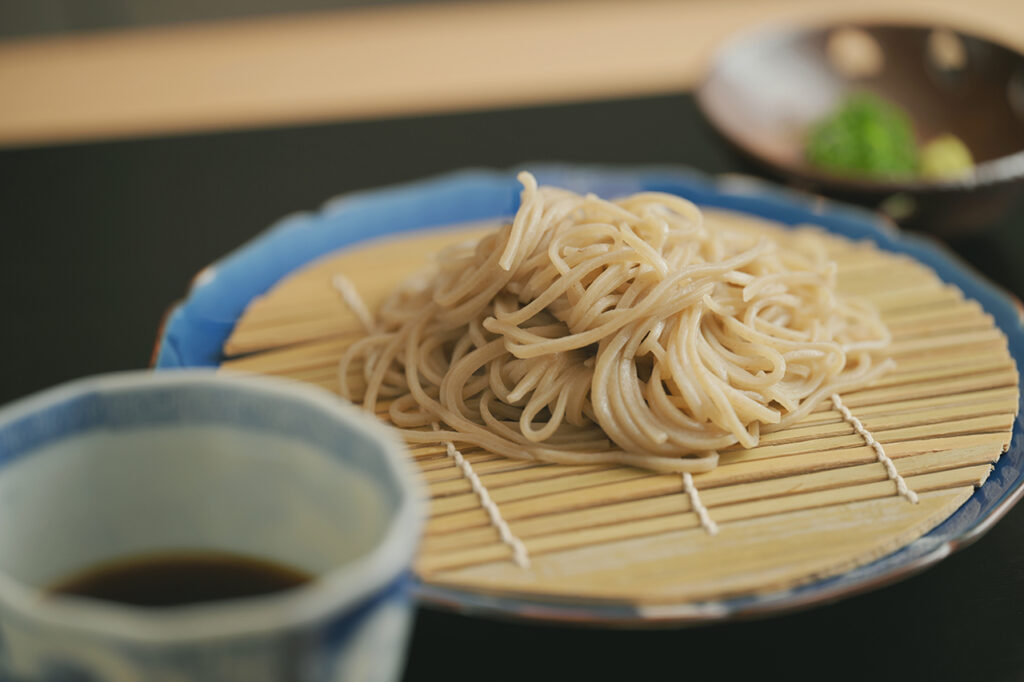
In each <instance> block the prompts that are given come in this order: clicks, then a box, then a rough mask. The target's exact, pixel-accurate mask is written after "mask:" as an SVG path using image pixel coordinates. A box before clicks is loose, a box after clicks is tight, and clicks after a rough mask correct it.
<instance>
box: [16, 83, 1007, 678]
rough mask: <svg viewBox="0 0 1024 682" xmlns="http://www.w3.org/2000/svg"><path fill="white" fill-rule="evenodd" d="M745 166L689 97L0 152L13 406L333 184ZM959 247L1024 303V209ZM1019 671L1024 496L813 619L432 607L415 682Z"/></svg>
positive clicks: (75, 370) (128, 344)
mask: <svg viewBox="0 0 1024 682" xmlns="http://www.w3.org/2000/svg"><path fill="white" fill-rule="evenodd" d="M539 160H545V161H573V162H597V163H613V164H638V163H673V164H685V165H689V166H692V167H695V168H698V169H700V170H703V171H706V172H710V173H721V172H729V171H737V170H746V168H745V167H744V165H743V163H742V161H741V159H739V158H738V157H736V156H735V155H734V154H733V153H732V152H730V151H729V150H728V149H727V148H726V147H724V146H723V145H722V144H721V142H720V141H719V140H717V139H716V138H715V137H714V136H713V135H712V134H711V133H710V132H709V131H708V129H707V128H706V127H705V126H704V124H703V122H702V121H701V120H700V117H699V115H698V113H697V111H696V108H695V106H694V103H693V100H692V98H690V97H689V96H688V95H684V94H679V95H674V96H665V97H656V98H644V99H633V100H621V101H613V102H595V103H586V104H576V105H569V106H560V107H543V108H534V109H521V110H514V111H495V112H482V113H472V114H459V115H450V116H433V117H426V118H415V119H396V120H386V121H372V122H357V123H346V124H337V125H325V126H312V127H303V128H290V129H277V130H261V131H250V132H233V133H221V134H211V135H202V136H190V137H177V138H165V139H151V140H131V141H123V142H111V143H94V144H93V143H90V144H79V145H71V146H60V147H46V148H29V149H12V150H4V151H0V237H2V245H0V283H2V288H0V292H2V294H3V307H4V310H3V313H4V314H3V316H2V318H0V320H2V321H0V358H2V360H0V403H4V402H7V401H10V400H12V399H14V398H17V397H20V396H23V395H26V394H28V393H31V392H33V391H36V390H39V389H42V388H45V387H47V386H51V385H53V384H56V383H60V382H63V381H66V380H69V379H72V378H75V377H80V376H84V375H88V374H95V373H98V372H107V371H112V370H121V369H134V368H141V367H145V366H147V365H148V363H149V360H150V353H151V350H152V347H153V342H154V339H155V337H156V335H157V331H158V327H159V323H160V321H161V318H162V316H163V314H164V312H165V311H166V309H167V308H168V306H169V305H171V304H172V303H173V302H174V301H176V300H177V299H180V298H181V297H182V296H183V295H184V293H185V291H186V287H187V285H188V282H189V280H190V279H191V277H192V276H193V275H194V274H195V273H196V272H197V271H198V270H199V269H200V268H202V267H203V266H204V265H206V264H208V263H209V262H211V261H212V260H214V259H216V258H218V257H219V256H221V255H223V254H224V253H226V252H228V251H230V250H231V249H233V248H234V247H236V246H237V245H239V244H240V243H242V242H244V241H245V240H247V239H249V238H251V237H253V236H254V235H256V234H257V233H259V232H260V231H261V230H262V229H263V228H265V227H266V226H267V225H269V224H270V223H271V222H273V221H274V220H276V219H278V218H280V217H281V216H283V215H285V214H287V213H290V212H293V211H296V210H306V209H312V208H315V207H317V206H318V205H319V204H320V203H322V201H323V200H324V199H326V198H328V197H330V196H333V195H335V194H338V193H341V192H346V191H350V190H355V189H361V188H366V187H372V186H377V185H382V184H389V183H395V182H401V181H404V180H409V179H413V178H418V177H422V176H424V175H429V174H434V173H439V172H443V171H447V170H452V169H456V168H462V167H466V166H481V167H505V166H511V165H514V164H518V163H521V162H527V161H539ZM950 246H951V247H952V248H953V249H954V250H956V251H957V252H958V253H960V254H961V255H962V256H963V257H964V258H965V259H967V260H968V261H969V262H971V263H973V264H974V266H975V267H976V268H978V269H979V270H981V271H982V272H984V273H985V274H986V275H987V276H988V277H989V278H990V279H993V280H994V281H996V282H998V283H1000V284H1002V285H1003V286H1004V287H1006V288H1007V289H1009V290H1010V291H1012V292H1013V293H1015V294H1016V295H1018V296H1024V268H1022V267H1021V266H1020V264H1019V261H1020V260H1021V258H1022V256H1024V201H1018V204H1017V206H1016V208H1015V210H1014V211H1013V213H1011V214H1010V215H1008V216H1007V217H1006V218H1005V219H1003V220H1001V221H1000V222H999V223H998V224H996V225H993V226H992V228H991V229H990V230H989V231H987V232H986V233H984V234H983V235H978V236H974V237H970V238H961V239H958V240H956V241H954V242H951V243H950ZM705 672H706V673H709V674H711V675H714V676H716V677H720V678H724V679H732V678H737V679H783V678H785V679H815V680H817V679H851V680H889V679H893V680H896V679H900V680H922V679H956V680H1024V506H1022V507H1020V508H1017V509H1015V510H1013V511H1011V512H1010V513H1009V514H1008V515H1007V516H1006V517H1005V518H1004V519H1003V520H1002V521H1001V522H1000V523H999V524H997V525H996V526H995V528H993V529H992V530H991V531H990V532H989V533H988V534H987V535H986V536H984V537H983V538H982V539H981V540H979V541H978V542H977V543H976V544H974V545H973V546H971V547H969V548H967V549H965V550H963V551H961V552H959V553H957V554H955V555H953V556H951V557H949V558H948V559H946V560H944V561H942V562H940V563H939V564H938V565H937V566H935V567H933V568H930V569H928V570H927V571H925V572H924V573H922V574H920V575H918V576H915V577H913V578H910V579H907V580H904V581H902V582H900V583H898V584H896V585H892V586H890V587H886V588H884V589H881V590H877V591H875V592H872V593H868V594H864V595H860V596H857V597H853V598H849V599H846V600H844V601H841V602H839V603H835V604H831V605H828V606H822V607H818V608H814V609H811V610H807V611H803V612H800V613H795V614H789V615H784V616H779V617H774V618H766V619H762V620H757V621H750V622H736V623H726V624H721V625H715V626H710V627H696V628H686V629H671V630H650V631H627V630H599V629H579V628H572V627H555V626H547V625H534V624H523V623H513V622H497V621H490V620H481V619H474V618H467V617H464V616H460V615H456V614H450V613H441V612H435V611H431V610H423V609H421V610H420V611H419V613H418V615H417V621H416V627H415V631H414V634H413V639H412V643H411V649H410V652H409V659H408V663H407V667H406V675H405V679H407V680H433V679H450V680H456V679H467V680H484V679H501V680H505V679H508V680H520V679H626V678H630V679H662V678H666V679H667V678H685V677H687V676H689V675H692V674H694V673H705Z"/></svg>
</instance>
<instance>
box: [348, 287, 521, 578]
mask: <svg viewBox="0 0 1024 682" xmlns="http://www.w3.org/2000/svg"><path fill="white" fill-rule="evenodd" d="M331 284H332V285H333V286H334V288H335V289H336V290H337V292H338V293H339V294H341V298H342V299H343V300H344V301H345V303H346V304H347V305H348V307H349V308H350V309H351V310H352V312H353V313H355V316H356V317H358V318H359V321H360V322H362V324H363V326H364V327H366V330H367V331H373V316H371V315H370V310H369V309H368V308H367V307H366V303H365V302H364V301H363V297H362V296H360V295H359V290H358V289H356V287H355V285H354V284H352V281H351V280H349V278H348V277H345V276H344V275H342V274H340V273H336V274H335V275H334V277H333V278H331ZM439 429H440V426H439V425H438V424H437V422H434V430H435V431H437V430H439ZM444 446H445V451H446V452H447V453H448V456H449V457H451V458H452V459H454V460H455V464H456V465H457V466H458V467H459V470H460V471H461V472H462V475H463V476H465V478H466V480H467V481H469V486H470V488H472V490H473V492H474V493H476V496H477V497H478V498H480V506H482V507H483V508H484V511H486V512H487V517H488V518H489V519H490V521H491V525H492V526H494V528H495V530H497V531H498V536H499V537H500V538H501V541H502V542H504V543H505V544H506V545H508V546H509V547H510V548H511V549H512V559H513V561H515V562H516V564H517V565H518V566H519V567H520V568H529V567H530V555H529V554H528V553H527V551H526V545H525V544H523V541H522V540H520V539H519V538H518V537H516V536H515V534H514V533H513V532H512V529H511V528H509V527H508V523H507V522H506V521H505V519H504V518H503V517H502V515H501V510H500V509H498V505H496V504H495V503H494V500H492V499H491V495H490V493H488V492H487V487H486V486H485V485H484V482H483V481H481V480H480V477H479V476H477V475H476V472H475V471H473V465H472V464H470V463H469V460H468V459H466V458H465V457H463V456H462V453H461V452H459V451H458V450H456V449H455V444H454V443H452V442H451V441H445V444H444Z"/></svg>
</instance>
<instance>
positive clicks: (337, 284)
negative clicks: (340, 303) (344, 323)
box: [331, 273, 373, 332]
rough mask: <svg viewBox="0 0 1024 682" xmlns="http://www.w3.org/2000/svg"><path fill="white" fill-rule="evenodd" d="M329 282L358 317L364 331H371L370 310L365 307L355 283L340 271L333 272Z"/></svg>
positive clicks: (371, 318)
mask: <svg viewBox="0 0 1024 682" xmlns="http://www.w3.org/2000/svg"><path fill="white" fill-rule="evenodd" d="M331 284H332V285H333V286H334V289H335V291H337V292H338V293H339V294H341V298H342V299H343V300H344V301H345V303H346V305H348V307H349V308H350V309H351V310H352V312H353V313H355V316H356V317H358V318H359V322H360V323H361V324H362V325H363V327H364V328H365V329H366V331H368V332H371V331H373V315H371V314H370V310H369V309H368V308H367V307H366V303H365V302H363V297H362V296H360V295H359V291H358V290H357V289H356V285H355V284H352V280H350V279H349V278H348V277H346V276H345V275H342V274H341V273H335V275H334V277H332V278H331Z"/></svg>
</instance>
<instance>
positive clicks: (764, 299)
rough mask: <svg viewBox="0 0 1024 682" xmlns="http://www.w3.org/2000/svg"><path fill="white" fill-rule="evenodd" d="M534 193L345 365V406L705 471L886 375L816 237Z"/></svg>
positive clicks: (477, 438) (687, 209)
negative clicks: (738, 448) (729, 451)
mask: <svg viewBox="0 0 1024 682" xmlns="http://www.w3.org/2000/svg"><path fill="white" fill-rule="evenodd" d="M519 180H520V182H521V183H522V184H523V187H524V189H523V192H522V200H521V204H520V208H519V211H518V212H517V213H516V216H515V218H514V220H513V221H512V224H511V225H506V226H504V227H502V228H500V229H498V230H496V231H495V232H493V233H491V234H488V235H487V236H485V237H484V238H482V239H480V240H479V241H478V242H474V243H464V244H460V245H457V246H454V247H451V248H448V249H446V250H444V251H442V252H441V253H440V254H439V255H438V256H437V259H436V264H435V266H434V269H433V270H431V271H430V272H428V273H426V274H421V275H419V276H416V277H414V278H412V279H410V280H408V281H407V282H405V283H404V284H403V285H401V286H400V287H399V288H398V289H397V290H396V291H395V292H394V293H393V294H392V295H391V296H390V298H389V299H387V301H386V302H385V303H384V304H383V305H382V306H381V308H380V309H379V310H378V311H377V313H376V318H375V319H374V320H373V324H372V329H371V330H370V332H369V333H368V334H367V335H366V336H365V337H364V338H361V339H360V340H358V341H356V342H355V343H354V344H353V345H352V346H350V347H349V349H348V350H347V352H346V353H345V355H344V357H343V358H342V360H341V366H340V369H339V376H340V380H341V392H342V395H344V396H345V397H348V398H349V399H351V400H354V401H357V402H362V403H363V404H364V406H365V407H366V408H367V409H369V410H376V408H377V406H378V404H379V403H380V402H381V401H384V400H387V401H391V402H390V408H389V416H390V419H391V421H392V422H393V424H394V425H396V426H397V427H399V428H401V429H403V435H404V436H405V437H406V438H407V439H408V440H409V441H411V442H433V443H444V442H447V441H450V442H453V443H458V444H462V445H475V446H479V447H481V448H483V449H485V450H487V451H490V452H493V453H500V454H503V455H506V456H509V457H519V458H529V459H538V460H545V461H550V462H559V463H565V464H584V463H594V462H617V463H624V464H632V465H637V466H641V467H646V468H649V469H654V470H661V471H691V472H697V471H705V470H708V469H710V468H713V467H714V466H715V465H716V464H717V461H718V455H717V452H716V451H717V450H719V449H722V448H726V447H729V446H732V445H735V444H737V443H738V444H740V445H742V446H744V447H751V446H754V445H756V444H757V443H758V439H759V436H760V434H761V433H762V432H766V431H768V430H774V429H779V428H783V427H785V426H786V425H789V424H792V423H794V422H795V421H797V420H799V419H801V418H802V417H804V416H805V415H806V414H807V413H808V412H810V411H811V410H813V409H814V407H815V406H816V405H817V404H818V403H819V402H820V401H821V400H822V399H823V398H826V397H828V396H830V395H831V394H833V393H836V392H841V391H844V390H848V389H850V388H853V387H857V386H861V385H864V384H866V383H867V382H870V381H872V380H873V379H874V378H875V377H877V376H878V375H879V374H880V373H881V372H882V371H884V370H885V369H886V367H887V366H888V363H886V362H880V357H879V352H880V351H882V350H884V348H885V347H886V345H887V344H888V343H889V339H890V337H889V333H888V331H887V329H886V327H885V325H884V324H883V323H882V321H881V320H880V318H879V316H878V313H877V311H875V310H874V309H873V308H872V307H870V306H869V305H867V304H865V303H864V302H861V301H857V300H854V299H851V298H846V297H843V296H840V295H838V294H837V293H836V288H835V283H836V266H835V264H834V263H833V262H831V261H830V260H829V259H828V258H827V257H826V253H825V245H824V241H823V238H822V237H821V236H820V235H819V234H818V233H816V232H814V231H811V230H785V229H781V228H778V229H771V228H767V227H766V228H763V229H751V228H750V227H749V226H745V225H743V224H742V223H739V222H737V224H736V225H733V224H731V223H730V222H729V221H727V220H723V221H720V222H719V224H718V225H717V226H716V225H709V224H705V223H704V221H703V219H702V215H701V212H700V211H699V210H698V209H697V207H695V206H694V205H693V204H691V203H690V202H688V201H686V200H684V199H682V198H680V197H677V196H673V195H668V194H660V193H642V194H636V195H633V196H630V197H626V198H624V199H618V200H615V201H606V200H604V199H601V198H598V197H596V196H593V195H587V196H581V195H579V194H575V193H573V192H570V191H567V190H563V189H558V188H554V187H538V186H537V183H536V181H535V180H534V178H533V176H531V175H530V174H528V173H521V174H520V175H519ZM360 375H361V376H360Z"/></svg>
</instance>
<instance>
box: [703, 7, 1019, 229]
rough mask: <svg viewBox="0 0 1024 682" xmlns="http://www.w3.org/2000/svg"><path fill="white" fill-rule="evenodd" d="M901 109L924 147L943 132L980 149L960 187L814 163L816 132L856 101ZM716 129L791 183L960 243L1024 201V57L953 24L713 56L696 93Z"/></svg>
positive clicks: (840, 29)
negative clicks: (811, 150) (810, 155)
mask: <svg viewBox="0 0 1024 682" xmlns="http://www.w3.org/2000/svg"><path fill="white" fill-rule="evenodd" d="M862 90H866V91H871V92H875V93H877V94H880V95H882V96H883V97H885V98H887V99H889V100H891V101H893V102H895V103H896V104H898V105H900V106H901V107H903V108H904V109H905V110H906V112H907V113H908V114H909V116H910V118H911V119H912V121H913V123H914V126H915V128H916V133H917V135H918V137H919V142H923V141H926V140H928V139H930V138H932V137H934V136H935V135H938V134H940V133H943V132H950V133H952V134H954V135H956V136H957V137H959V138H960V139H961V140H963V141H964V142H965V143H966V144H967V146H968V148H969V149H970V150H971V152H972V154H973V156H974V160H975V164H976V165H975V168H974V171H973V172H972V173H971V174H970V175H967V176H964V177H962V178H957V179H953V180H941V181H938V180H924V179H916V178H914V179H898V180H896V179H894V180H888V179H882V180H876V179H870V178H862V177H851V176H840V175H834V174H831V173H829V172H827V171H822V170H820V169H818V168H815V167H813V166H811V165H810V164H808V163H807V162H806V160H805V158H804V144H805V137H806V134H807V130H808V129H809V127H810V126H811V125H812V124H813V123H815V122H816V121H818V120H820V119H821V118H822V117H823V116H825V115H826V114H828V113H829V112H831V111H832V110H834V109H835V107H836V106H837V105H838V104H839V103H840V102H841V100H842V99H843V98H844V97H845V96H846V95H847V94H848V93H850V92H851V91H862ZM697 102H698V105H699V106H700V108H701V110H702V112H703V113H704V115H705V116H706V117H707V119H708V121H709V122H710V123H711V125H712V126H713V127H714V128H715V129H716V130H717V131H718V132H719V133H720V134H721V135H722V136H723V137H724V138H725V139H726V140H727V141H728V142H729V143H731V144H732V145H734V146H735V147H736V148H737V149H739V150H740V151H741V152H742V153H743V154H745V155H746V156H747V157H749V158H750V159H751V160H752V161H754V162H755V163H756V164H757V165H758V166H760V167H762V168H764V169H766V170H768V171H769V172H771V173H773V174H775V175H778V176H781V177H783V178H785V179H786V180H788V181H789V182H790V183H791V184H793V185H794V186H797V187H801V188H804V189H807V190H810V191H814V192H818V193H821V194H825V195H828V196H830V197H833V198H837V199H840V200H844V201H852V202H855V203H858V204H861V205H865V206H869V207H872V208H877V209H879V210H881V211H882V212H884V213H886V214H888V215H890V217H892V218H893V219H894V220H896V221H897V222H898V223H900V224H901V225H903V226H904V227H909V228H913V229H919V230H923V231H928V232H932V233H934V234H938V235H940V236H952V235H958V234H964V233H967V232H972V231H978V230H981V229H984V228H985V227H986V226H988V225H991V224H992V223H993V222H994V221H996V220H998V219H999V218H1000V217H1001V216H1002V215H1004V214H1005V212H1006V211H1007V210H1008V209H1009V208H1010V207H1011V206H1012V205H1013V204H1014V202H1015V201H1016V200H1018V199H1019V197H1020V196H1021V195H1022V192H1024V55H1022V54H1021V53H1019V52H1017V51H1015V50H1012V49H1010V48H1008V47H1006V46H1004V45H1000V44H998V43H995V42H993V41H991V40H987V39H985V38H981V37H979V36H976V35H971V34H968V33H964V32H962V31H959V30H954V29H950V28H948V27H944V26H927V27H926V26H908V25H891V24H885V25H882V24H870V23H863V24H842V25H835V26H827V27H792V26H790V27H774V28H768V29H762V30H760V31H757V32H756V33H751V34H748V35H745V36H742V37H740V38H736V39H734V40H732V41H730V42H729V43H728V44H726V45H725V46H724V47H722V48H721V49H720V50H719V51H718V53H717V54H716V55H715V56H714V58H713V60H712V63H711V66H710V68H709V70H708V73H707V75H706V77H705V79H704V81H703V82H702V84H701V85H700V87H699V89H698V91H697Z"/></svg>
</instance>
